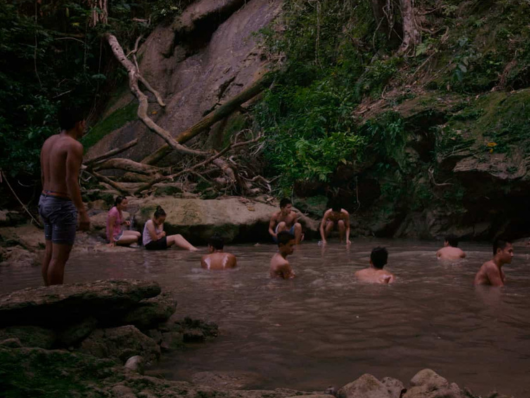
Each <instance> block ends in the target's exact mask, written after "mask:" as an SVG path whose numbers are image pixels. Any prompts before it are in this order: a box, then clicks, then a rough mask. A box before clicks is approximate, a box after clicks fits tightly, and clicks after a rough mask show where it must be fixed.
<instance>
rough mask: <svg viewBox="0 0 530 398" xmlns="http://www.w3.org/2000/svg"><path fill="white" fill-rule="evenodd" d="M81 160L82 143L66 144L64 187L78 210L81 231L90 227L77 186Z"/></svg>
mask: <svg viewBox="0 0 530 398" xmlns="http://www.w3.org/2000/svg"><path fill="white" fill-rule="evenodd" d="M82 162H83V145H81V144H80V143H79V142H77V141H74V142H73V143H72V144H71V145H69V146H68V151H67V153H66V187H67V188H68V194H69V195H70V198H72V201H73V202H74V205H75V207H76V208H77V211H78V212H79V228H80V229H81V230H82V231H87V230H88V228H89V227H90V219H89V218H88V214H87V211H86V209H85V205H84V204H83V199H81V189H80V188H79V170H80V169H81V163H82Z"/></svg>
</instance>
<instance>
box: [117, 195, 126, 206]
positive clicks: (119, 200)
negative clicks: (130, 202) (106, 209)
mask: <svg viewBox="0 0 530 398" xmlns="http://www.w3.org/2000/svg"><path fill="white" fill-rule="evenodd" d="M125 199H127V196H121V195H120V196H116V199H114V206H118V205H119V204H120V203H121V202H123V201H124V200H125Z"/></svg>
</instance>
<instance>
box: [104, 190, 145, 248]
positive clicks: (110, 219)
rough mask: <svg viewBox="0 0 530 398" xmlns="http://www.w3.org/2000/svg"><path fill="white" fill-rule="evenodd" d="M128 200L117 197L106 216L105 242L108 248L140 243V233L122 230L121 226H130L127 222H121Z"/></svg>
mask: <svg viewBox="0 0 530 398" xmlns="http://www.w3.org/2000/svg"><path fill="white" fill-rule="evenodd" d="M128 202H129V201H128V200H127V198H126V197H125V196H117V197H116V199H115V200H114V207H113V208H112V209H110V211H109V214H108V215H107V241H108V244H109V246H116V245H120V246H129V245H131V244H133V243H138V242H139V241H140V236H141V234H140V232H138V231H129V230H125V231H124V230H122V229H121V226H122V225H124V224H125V225H126V226H128V227H129V226H130V225H131V223H130V222H129V221H124V220H123V213H122V212H123V211H124V210H127V204H128Z"/></svg>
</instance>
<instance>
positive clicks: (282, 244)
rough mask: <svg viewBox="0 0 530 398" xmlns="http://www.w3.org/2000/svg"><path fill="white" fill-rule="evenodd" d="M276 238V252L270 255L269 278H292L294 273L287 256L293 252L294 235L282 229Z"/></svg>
mask: <svg viewBox="0 0 530 398" xmlns="http://www.w3.org/2000/svg"><path fill="white" fill-rule="evenodd" d="M277 240H278V253H276V254H275V255H274V256H272V259H271V267H270V271H269V275H270V277H271V278H282V279H292V278H294V277H295V273H294V271H293V269H292V268H291V265H290V264H289V261H287V256H288V255H289V254H293V252H294V246H295V238H294V235H293V234H292V233H290V232H288V231H282V232H279V233H278V235H277Z"/></svg>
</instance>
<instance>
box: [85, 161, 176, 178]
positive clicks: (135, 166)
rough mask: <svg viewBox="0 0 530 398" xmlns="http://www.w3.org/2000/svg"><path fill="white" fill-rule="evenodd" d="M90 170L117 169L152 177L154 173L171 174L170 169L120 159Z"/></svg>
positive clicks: (106, 162) (100, 164)
mask: <svg viewBox="0 0 530 398" xmlns="http://www.w3.org/2000/svg"><path fill="white" fill-rule="evenodd" d="M92 169H93V170H94V171H98V170H108V169H118V170H125V171H129V172H133V173H138V174H144V175H153V174H156V173H163V174H168V173H170V172H171V168H165V169H163V168H160V167H155V166H150V165H147V164H143V163H138V162H135V161H134V160H131V159H121V158H115V159H107V160H105V161H104V162H102V163H98V164H96V165H95V166H94V167H93V168H92Z"/></svg>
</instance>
